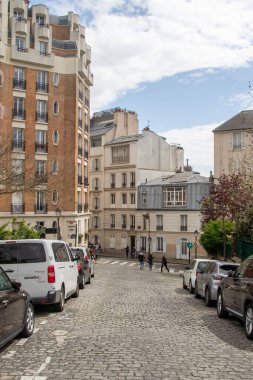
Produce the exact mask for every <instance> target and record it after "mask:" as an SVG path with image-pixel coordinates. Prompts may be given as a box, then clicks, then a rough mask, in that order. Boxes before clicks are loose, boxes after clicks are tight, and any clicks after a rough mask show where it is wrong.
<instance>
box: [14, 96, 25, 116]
mask: <svg viewBox="0 0 253 380" xmlns="http://www.w3.org/2000/svg"><path fill="white" fill-rule="evenodd" d="M13 118H14V119H20V120H24V119H25V110H24V98H18V97H16V96H15V97H14V108H13Z"/></svg>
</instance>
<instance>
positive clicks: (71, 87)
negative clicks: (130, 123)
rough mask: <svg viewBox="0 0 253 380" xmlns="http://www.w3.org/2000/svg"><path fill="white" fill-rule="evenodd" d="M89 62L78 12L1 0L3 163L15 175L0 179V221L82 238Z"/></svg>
mask: <svg viewBox="0 0 253 380" xmlns="http://www.w3.org/2000/svg"><path fill="white" fill-rule="evenodd" d="M90 64H91V49H90V47H89V46H88V45H87V42H86V38H85V27H84V26H82V25H80V21H79V16H78V15H76V14H74V13H72V12H69V13H68V14H67V15H64V16H54V15H51V14H50V13H49V9H48V8H47V6H45V5H43V4H38V5H33V6H31V7H29V1H28V0H2V1H0V125H1V127H0V138H1V140H0V141H1V144H2V146H1V149H2V150H3V148H4V150H5V152H6V155H5V158H4V160H3V159H2V162H1V166H2V167H3V166H4V165H6V170H5V173H8V172H9V171H10V170H11V171H12V178H16V180H17V177H18V178H19V182H18V183H17V181H16V182H15V181H14V180H13V179H12V182H11V183H10V182H9V183H4V178H5V176H2V178H1V179H2V181H1V197H0V223H1V224H2V223H5V222H9V221H10V220H12V218H13V217H16V218H17V222H18V221H20V220H23V219H24V220H25V221H26V222H28V223H31V225H34V226H35V225H37V226H38V229H39V228H43V231H44V233H45V236H46V237H47V238H56V237H57V234H58V237H59V235H61V237H62V239H64V240H66V241H67V242H69V243H71V244H73V245H74V244H78V243H84V242H85V241H87V240H88V220H89V212H88V182H89V181H88V177H89V164H88V162H89V153H88V152H89V120H90V87H91V86H92V84H93V76H92V73H91V71H90ZM9 174H10V173H9ZM7 177H8V176H7ZM7 177H6V178H7ZM10 177H11V176H10V175H9V178H10ZM5 190H6V191H5ZM58 221H59V227H60V229H58Z"/></svg>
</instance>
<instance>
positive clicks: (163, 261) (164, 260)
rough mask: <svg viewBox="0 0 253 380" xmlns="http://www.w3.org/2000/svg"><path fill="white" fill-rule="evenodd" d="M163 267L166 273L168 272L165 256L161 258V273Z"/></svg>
mask: <svg viewBox="0 0 253 380" xmlns="http://www.w3.org/2000/svg"><path fill="white" fill-rule="evenodd" d="M163 267H164V268H166V269H167V271H168V272H169V271H170V270H169V268H168V266H167V259H166V257H165V256H163V257H162V263H161V272H162V271H163Z"/></svg>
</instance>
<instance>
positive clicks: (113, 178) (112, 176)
mask: <svg viewBox="0 0 253 380" xmlns="http://www.w3.org/2000/svg"><path fill="white" fill-rule="evenodd" d="M114 187H115V174H111V188H114Z"/></svg>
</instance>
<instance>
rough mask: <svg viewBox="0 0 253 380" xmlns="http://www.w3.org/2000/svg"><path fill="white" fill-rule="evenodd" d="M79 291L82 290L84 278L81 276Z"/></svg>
mask: <svg viewBox="0 0 253 380" xmlns="http://www.w3.org/2000/svg"><path fill="white" fill-rule="evenodd" d="M79 289H84V276H82V280H81V282H80V284H79Z"/></svg>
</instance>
